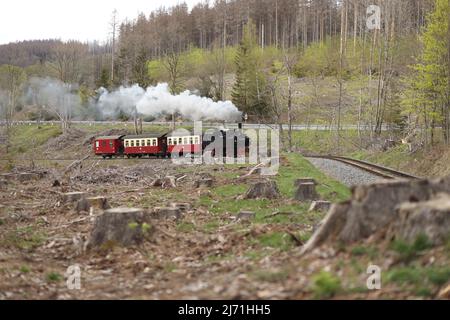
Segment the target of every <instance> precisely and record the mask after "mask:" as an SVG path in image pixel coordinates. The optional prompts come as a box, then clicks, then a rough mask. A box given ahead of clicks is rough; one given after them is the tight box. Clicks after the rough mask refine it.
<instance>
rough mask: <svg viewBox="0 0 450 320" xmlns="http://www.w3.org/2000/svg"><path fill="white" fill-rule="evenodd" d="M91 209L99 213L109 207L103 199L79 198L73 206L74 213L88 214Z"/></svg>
mask: <svg viewBox="0 0 450 320" xmlns="http://www.w3.org/2000/svg"><path fill="white" fill-rule="evenodd" d="M91 208H93V209H95V210H99V211H101V210H106V209H109V208H110V207H109V205H108V201H107V199H106V198H105V197H92V198H81V199H80V200H78V201H77V203H76V205H75V211H76V212H89V211H90V209H91Z"/></svg>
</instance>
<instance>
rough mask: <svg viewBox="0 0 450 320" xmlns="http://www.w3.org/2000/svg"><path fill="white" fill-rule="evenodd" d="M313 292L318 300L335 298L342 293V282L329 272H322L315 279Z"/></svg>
mask: <svg viewBox="0 0 450 320" xmlns="http://www.w3.org/2000/svg"><path fill="white" fill-rule="evenodd" d="M313 291H314V296H315V298H316V299H330V298H333V297H334V296H335V295H336V294H337V293H339V291H341V280H340V279H339V278H337V277H336V276H334V275H332V274H331V273H329V272H325V271H322V272H320V273H319V274H317V275H315V276H314V277H313Z"/></svg>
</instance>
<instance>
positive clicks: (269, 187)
mask: <svg viewBox="0 0 450 320" xmlns="http://www.w3.org/2000/svg"><path fill="white" fill-rule="evenodd" d="M279 197H280V191H279V190H278V186H277V184H276V182H275V181H272V180H266V181H260V182H257V183H255V184H253V185H252V186H251V187H250V189H249V190H248V191H247V193H246V194H245V196H244V199H278V198H279Z"/></svg>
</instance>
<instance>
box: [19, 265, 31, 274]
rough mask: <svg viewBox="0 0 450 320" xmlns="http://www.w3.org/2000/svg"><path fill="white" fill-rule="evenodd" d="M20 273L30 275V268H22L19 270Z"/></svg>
mask: <svg viewBox="0 0 450 320" xmlns="http://www.w3.org/2000/svg"><path fill="white" fill-rule="evenodd" d="M19 271H20V272H21V273H30V268H29V267H27V266H21V267H20V269H19Z"/></svg>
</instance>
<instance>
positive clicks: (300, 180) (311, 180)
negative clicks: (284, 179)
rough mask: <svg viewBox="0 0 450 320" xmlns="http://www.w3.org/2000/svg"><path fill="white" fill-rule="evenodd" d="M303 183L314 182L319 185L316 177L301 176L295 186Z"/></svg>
mask: <svg viewBox="0 0 450 320" xmlns="http://www.w3.org/2000/svg"><path fill="white" fill-rule="evenodd" d="M303 183H314V185H316V186H317V181H316V180H315V179H314V178H300V179H296V180H295V181H294V187H295V188H298V186H299V185H301V184H303Z"/></svg>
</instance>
